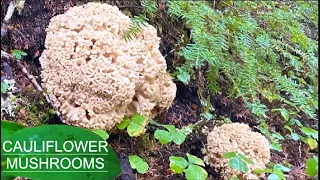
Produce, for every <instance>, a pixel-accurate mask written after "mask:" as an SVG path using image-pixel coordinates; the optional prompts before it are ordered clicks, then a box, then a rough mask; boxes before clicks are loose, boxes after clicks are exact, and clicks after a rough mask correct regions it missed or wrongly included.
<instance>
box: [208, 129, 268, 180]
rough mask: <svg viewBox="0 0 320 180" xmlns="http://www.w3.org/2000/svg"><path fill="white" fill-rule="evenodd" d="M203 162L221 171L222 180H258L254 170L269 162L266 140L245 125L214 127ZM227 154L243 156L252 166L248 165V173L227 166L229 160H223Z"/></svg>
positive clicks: (262, 167)
mask: <svg viewBox="0 0 320 180" xmlns="http://www.w3.org/2000/svg"><path fill="white" fill-rule="evenodd" d="M205 151H206V156H205V161H206V162H207V163H208V164H210V165H211V166H213V167H215V168H216V169H217V170H219V171H221V173H222V175H223V177H224V179H229V178H231V177H238V178H239V179H240V180H243V179H250V180H252V179H258V176H257V175H256V174H254V173H253V170H255V169H265V165H266V164H267V163H268V162H269V160H270V148H269V142H268V140H267V139H266V138H265V137H264V136H263V135H261V134H260V133H258V132H253V131H251V130H250V127H249V126H248V125H246V124H241V123H232V124H223V125H222V126H220V127H215V128H214V129H213V131H211V132H210V133H209V134H208V137H207V145H206V149H205ZM227 152H236V153H241V154H243V155H245V156H246V157H247V158H249V159H250V160H252V161H253V162H254V164H249V163H247V165H248V169H249V171H248V172H247V173H245V174H243V173H241V172H240V171H239V170H235V169H232V168H231V167H230V166H229V165H228V161H229V160H230V159H226V158H223V157H222V156H223V154H225V153H227Z"/></svg>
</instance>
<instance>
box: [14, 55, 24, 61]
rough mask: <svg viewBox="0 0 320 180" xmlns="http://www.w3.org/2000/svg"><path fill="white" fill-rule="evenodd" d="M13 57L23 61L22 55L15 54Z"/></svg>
mask: <svg viewBox="0 0 320 180" xmlns="http://www.w3.org/2000/svg"><path fill="white" fill-rule="evenodd" d="M13 56H14V57H15V58H17V59H18V60H21V59H22V56H21V54H13Z"/></svg>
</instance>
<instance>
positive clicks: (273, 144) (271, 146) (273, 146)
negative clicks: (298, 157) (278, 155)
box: [269, 142, 282, 152]
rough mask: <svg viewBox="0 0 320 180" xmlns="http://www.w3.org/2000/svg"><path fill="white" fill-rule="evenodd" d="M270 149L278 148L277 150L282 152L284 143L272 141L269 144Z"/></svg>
mask: <svg viewBox="0 0 320 180" xmlns="http://www.w3.org/2000/svg"><path fill="white" fill-rule="evenodd" d="M269 147H270V149H272V150H276V151H279V152H282V145H281V144H279V143H277V142H272V143H271V144H270V145H269Z"/></svg>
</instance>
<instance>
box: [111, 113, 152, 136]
mask: <svg viewBox="0 0 320 180" xmlns="http://www.w3.org/2000/svg"><path fill="white" fill-rule="evenodd" d="M147 123H148V120H147V118H146V117H145V116H142V115H139V114H134V115H133V116H132V117H131V118H129V117H125V118H124V119H123V121H121V122H120V123H119V124H117V125H116V126H117V128H118V129H126V128H127V132H128V134H129V136H131V137H136V136H139V135H140V134H141V133H143V132H144V130H145V126H146V125H147Z"/></svg>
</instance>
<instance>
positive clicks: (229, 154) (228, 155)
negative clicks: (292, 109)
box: [222, 152, 237, 159]
mask: <svg viewBox="0 0 320 180" xmlns="http://www.w3.org/2000/svg"><path fill="white" fill-rule="evenodd" d="M236 156H237V153H235V152H227V153H224V154H223V155H222V157H223V158H228V159H229V158H233V157H236Z"/></svg>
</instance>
